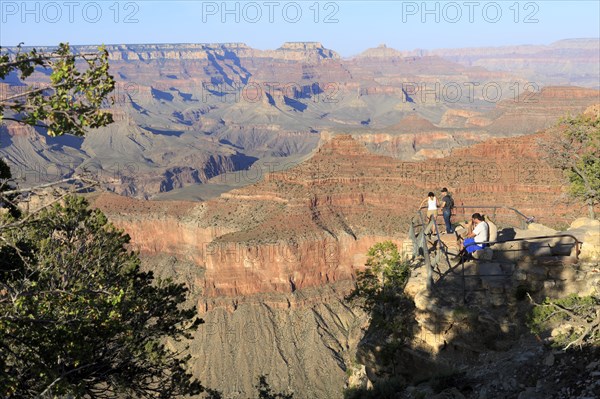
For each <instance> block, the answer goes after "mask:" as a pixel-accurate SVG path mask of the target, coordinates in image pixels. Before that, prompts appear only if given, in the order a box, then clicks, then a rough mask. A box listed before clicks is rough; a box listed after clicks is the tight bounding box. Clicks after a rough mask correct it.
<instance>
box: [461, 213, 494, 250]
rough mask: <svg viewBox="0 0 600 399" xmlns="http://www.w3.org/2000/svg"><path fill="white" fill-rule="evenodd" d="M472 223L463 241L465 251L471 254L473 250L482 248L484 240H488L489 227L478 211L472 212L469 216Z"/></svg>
mask: <svg viewBox="0 0 600 399" xmlns="http://www.w3.org/2000/svg"><path fill="white" fill-rule="evenodd" d="M471 221H472V223H473V226H474V227H473V231H472V232H471V233H469V234H467V235H466V236H465V241H464V242H463V249H464V250H466V251H467V253H469V254H472V253H473V252H475V251H477V250H480V249H483V248H484V244H482V243H484V242H486V241H489V234H490V228H489V226H488V224H487V222H486V221H485V220H484V218H483V216H481V214H479V213H474V214H473V215H472V216H471Z"/></svg>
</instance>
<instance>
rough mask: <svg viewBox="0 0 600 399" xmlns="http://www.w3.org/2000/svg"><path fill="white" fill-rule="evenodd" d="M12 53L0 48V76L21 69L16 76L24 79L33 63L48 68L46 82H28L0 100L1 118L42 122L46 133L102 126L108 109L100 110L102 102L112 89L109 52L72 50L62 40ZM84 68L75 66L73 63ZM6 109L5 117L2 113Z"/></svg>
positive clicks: (107, 120) (106, 121) (108, 118)
mask: <svg viewBox="0 0 600 399" xmlns="http://www.w3.org/2000/svg"><path fill="white" fill-rule="evenodd" d="M21 50H22V49H21V47H20V46H19V47H18V48H17V52H16V53H11V52H7V51H4V52H3V51H2V48H1V47H0V80H3V79H4V78H6V76H8V74H10V73H13V72H20V75H19V76H20V78H21V80H25V79H27V78H29V77H30V76H31V75H32V74H33V73H34V71H35V70H36V67H37V68H40V69H45V70H50V77H49V81H48V82H44V83H43V84H42V85H40V86H38V87H27V89H25V90H22V91H21V92H20V93H18V94H14V95H10V96H7V97H5V98H1V99H0V122H1V121H2V120H3V119H4V120H12V121H16V122H19V123H24V124H28V125H32V126H43V127H45V128H47V129H48V134H49V135H51V136H59V135H62V134H65V133H69V134H74V135H78V136H82V135H83V134H84V133H85V129H87V128H96V127H100V126H106V125H108V124H109V123H111V122H112V121H113V119H112V114H110V113H109V112H107V111H102V110H101V107H102V102H103V101H104V100H105V98H106V97H107V95H108V94H109V93H110V92H111V91H113V89H114V84H115V83H114V79H113V77H112V76H111V75H110V74H109V73H108V69H109V66H108V52H107V51H106V50H105V49H104V48H103V47H100V48H99V49H98V52H97V53H93V54H76V53H73V52H71V48H70V47H69V45H68V44H64V43H61V44H60V45H59V46H58V48H57V49H56V50H55V51H54V52H52V53H44V52H39V51H37V50H36V49H33V50H31V51H30V52H22V51H21ZM81 64H82V65H83V68H80V69H78V66H80V65H81ZM9 111H10V116H9V115H5V113H8V112H9Z"/></svg>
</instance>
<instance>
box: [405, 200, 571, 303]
mask: <svg viewBox="0 0 600 399" xmlns="http://www.w3.org/2000/svg"><path fill="white" fill-rule="evenodd" d="M456 208H462V209H463V212H464V210H466V209H477V210H481V209H492V210H493V213H492V215H491V217H492V218H496V217H497V215H498V213H497V210H499V209H503V210H508V211H510V212H512V213H513V214H514V215H515V216H516V217H517V218H518V220H519V221H520V226H521V228H523V229H524V228H526V227H527V224H529V223H531V222H532V221H533V220H534V218H533V217H528V216H526V215H525V214H523V213H522V212H520V211H519V210H518V209H515V208H512V207H508V206H497V205H491V206H490V205H483V206H476V205H469V206H464V205H461V206H457V207H456ZM455 215H456V214H454V215H453V216H455ZM437 216H439V215H435V216H434V217H431V219H429V220H428V221H427V222H426V221H425V217H424V215H423V212H422V210H421V209H419V210H418V211H417V215H415V217H413V218H412V219H411V225H410V236H411V237H410V238H411V240H412V242H413V253H414V255H415V256H417V255H422V256H423V259H424V263H425V267H426V270H427V280H426V285H427V290H429V291H430V290H432V289H433V288H434V286H435V283H434V281H433V275H434V267H435V266H438V265H439V262H440V261H441V260H442V257H444V258H445V261H446V264H447V266H448V270H449V271H450V270H452V269H456V267H458V266H460V268H461V275H462V288H463V301H464V300H466V287H467V284H466V278H468V277H492V276H498V275H482V274H476V275H466V274H465V261H466V258H465V257H463V256H460V255H459V254H458V253H457V254H453V253H450V252H449V251H448V247H447V245H446V244H445V243H444V241H443V240H442V239H441V236H440V232H439V229H438V223H437V221H436V219H437ZM489 216H490V215H489V214H488V217H489ZM469 217H470V215H469ZM440 225H441V224H440ZM427 235H428V236H429V237H430V238H432V239H433V242H432V243H431V244H432V248H431V249H430V248H429V245H428V240H427V239H426V236H427ZM561 238H570V239H572V240H573V243H572V244H569V245H572V246H573V247H574V249H575V257H576V258H579V253H580V244H581V242H580V241H579V240H578V239H577V238H576V237H575V236H573V235H571V234H557V235H546V236H535V237H523V238H511V239H502V240H496V241H485V242H483V243H477V244H484V245H487V246H490V247H491V246H493V245H495V244H505V243H511V242H520V241H524V242H531V241H539V240H550V239H561ZM469 245H475V244H469ZM561 245H564V244H562V243H561ZM492 250H494V251H495V252H496V253H502V251H504V249H502V248H496V249H493V248H492ZM521 250H523V251H525V250H526V251H529V248H527V249H521ZM432 251H433V255H434V256H433V259H432V256H431V255H432V253H431V252H432ZM449 255H456V256H459V262H458V263H457V264H456V265H454V266H452V265H451V262H450V258H449ZM432 260H433V262H432ZM472 260H473V261H475V262H479V261H481V260H479V259H475V258H473V259H472ZM513 273H514V271H513ZM506 276H507V277H510V276H512V273H510V274H509V275H506Z"/></svg>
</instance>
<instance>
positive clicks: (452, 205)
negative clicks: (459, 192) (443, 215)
mask: <svg viewBox="0 0 600 399" xmlns="http://www.w3.org/2000/svg"><path fill="white" fill-rule="evenodd" d="M447 197H448V198H450V201H448V203H447V204H446V205H447V208H448V209H450V210H452V208H454V198H452V197H451V196H449V195H447Z"/></svg>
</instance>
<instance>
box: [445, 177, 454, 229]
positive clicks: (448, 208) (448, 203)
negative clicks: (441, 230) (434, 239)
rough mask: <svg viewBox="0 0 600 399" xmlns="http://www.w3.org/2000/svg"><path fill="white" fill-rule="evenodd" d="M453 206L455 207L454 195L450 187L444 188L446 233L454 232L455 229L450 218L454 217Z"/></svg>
mask: <svg viewBox="0 0 600 399" xmlns="http://www.w3.org/2000/svg"><path fill="white" fill-rule="evenodd" d="M452 208H454V200H453V199H452V196H451V195H450V194H449V193H448V189H447V188H446V187H444V188H442V215H443V216H444V223H445V224H446V233H448V234H453V233H454V229H453V228H452V222H451V221H450V218H451V217H452Z"/></svg>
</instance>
